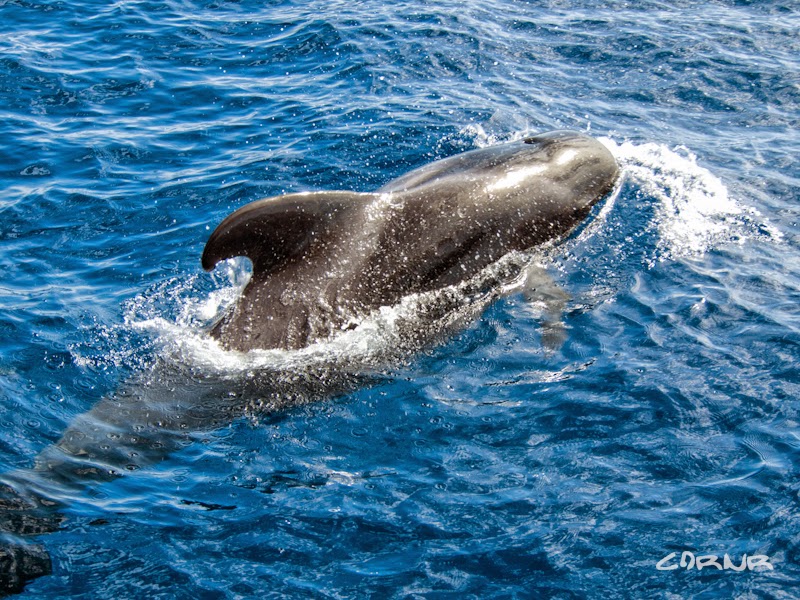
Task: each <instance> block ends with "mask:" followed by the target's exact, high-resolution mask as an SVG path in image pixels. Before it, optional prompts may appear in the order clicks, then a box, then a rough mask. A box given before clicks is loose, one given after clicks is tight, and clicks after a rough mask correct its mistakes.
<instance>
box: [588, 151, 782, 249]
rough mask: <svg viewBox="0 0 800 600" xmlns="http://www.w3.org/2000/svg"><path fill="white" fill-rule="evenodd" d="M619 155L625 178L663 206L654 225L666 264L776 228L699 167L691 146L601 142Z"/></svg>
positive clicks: (774, 234) (770, 231)
mask: <svg viewBox="0 0 800 600" xmlns="http://www.w3.org/2000/svg"><path fill="white" fill-rule="evenodd" d="M598 139H599V141H600V142H602V143H603V144H604V145H605V146H606V147H607V148H608V149H609V150H610V151H611V152H612V153H613V154H614V156H615V158H616V159H617V161H618V162H619V164H620V167H621V169H622V173H623V177H626V178H628V179H629V180H630V181H632V182H633V183H634V184H635V185H636V186H637V187H638V188H639V189H640V190H641V191H642V193H644V194H645V195H647V196H651V197H652V198H654V199H655V200H656V201H657V202H658V206H657V207H656V217H655V222H654V226H655V227H656V229H657V231H658V237H659V244H660V252H659V258H661V259H674V258H680V257H688V256H692V255H697V254H702V253H704V252H707V251H708V250H710V249H712V248H714V247H716V246H718V245H720V244H722V243H727V242H737V241H738V242H741V241H743V240H745V239H747V238H748V237H751V236H753V235H759V234H758V233H756V232H764V231H766V232H767V233H768V235H769V236H771V237H779V236H780V233H779V232H778V231H777V230H775V229H774V228H771V227H770V226H769V225H768V224H767V223H766V222H765V219H764V218H763V217H762V216H761V214H760V213H759V212H758V211H757V210H756V209H754V208H751V207H747V206H745V205H743V204H740V203H739V202H738V201H737V200H736V199H734V198H732V197H731V195H730V193H729V192H728V188H727V187H726V186H725V184H724V183H723V182H722V181H721V180H720V179H719V178H718V177H717V176H716V175H714V174H713V173H712V172H711V171H709V170H708V169H706V168H705V167H702V166H700V165H699V164H698V163H697V157H696V156H695V155H694V154H693V153H692V152H690V151H689V150H688V149H687V148H686V147H684V146H679V147H677V148H675V149H670V148H668V147H666V146H664V145H661V144H656V143H644V144H634V143H633V142H623V143H621V144H618V143H616V142H615V141H614V140H612V139H610V138H598Z"/></svg>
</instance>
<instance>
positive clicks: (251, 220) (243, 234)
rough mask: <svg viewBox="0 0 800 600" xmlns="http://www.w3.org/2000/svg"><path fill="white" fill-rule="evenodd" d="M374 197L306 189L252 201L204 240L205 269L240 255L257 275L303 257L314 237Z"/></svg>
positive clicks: (322, 235) (334, 225)
mask: <svg viewBox="0 0 800 600" xmlns="http://www.w3.org/2000/svg"><path fill="white" fill-rule="evenodd" d="M374 199H375V194H361V193H357V192H308V193H299V194H286V195H283V196H274V197H272V198H265V199H263V200H256V201H255V202H251V203H250V204H247V205H245V206H243V207H241V208H240V209H239V210H237V211H235V212H234V213H232V214H230V215H229V216H228V217H227V218H226V219H225V220H224V221H222V223H220V224H219V225H218V226H217V228H216V229H215V230H214V232H213V233H212V234H211V237H210V238H209V239H208V242H206V247H205V249H204V250H203V259H202V260H203V268H204V269H205V270H206V271H211V270H212V269H213V268H214V267H215V266H216V265H217V263H219V262H220V261H223V260H226V259H228V258H233V257H236V256H246V257H247V258H249V259H250V260H251V261H252V262H253V277H254V278H258V277H261V276H263V275H265V274H268V273H269V272H271V271H274V270H275V269H279V268H280V267H281V266H283V265H285V264H287V263H288V262H289V261H291V260H292V259H296V258H300V257H302V256H303V254H304V253H305V252H306V250H307V249H308V248H309V247H310V246H311V244H312V243H313V242H314V241H315V240H318V239H320V238H321V237H324V236H325V235H327V234H328V233H329V232H331V231H332V230H333V228H335V227H337V226H339V225H342V224H343V223H346V222H348V221H350V217H351V216H352V215H353V214H354V212H355V211H360V210H362V209H363V207H364V206H365V205H366V204H368V203H369V202H371V201H373V200H374Z"/></svg>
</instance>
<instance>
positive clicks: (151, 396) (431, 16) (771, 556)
mask: <svg viewBox="0 0 800 600" xmlns="http://www.w3.org/2000/svg"><path fill="white" fill-rule="evenodd" d="M553 129H573V130H578V131H583V132H588V133H589V134H590V135H593V136H596V137H598V138H600V139H601V140H602V141H603V143H604V144H606V145H607V146H608V147H609V148H610V149H611V150H612V151H613V153H614V154H615V156H616V157H617V159H618V161H619V163H620V165H621V166H622V169H623V180H622V183H621V185H620V188H619V189H618V190H617V193H616V194H615V195H614V196H613V197H612V198H610V199H609V200H607V201H606V202H605V203H604V204H603V205H602V206H601V207H599V208H598V209H597V210H596V211H595V213H594V214H593V215H592V218H591V220H590V223H589V224H588V225H587V226H586V227H584V228H582V229H581V230H580V231H579V232H578V233H577V234H576V235H574V236H573V237H572V238H571V239H570V240H568V241H567V242H566V243H565V244H563V245H561V246H559V247H558V248H555V249H551V250H549V251H548V252H544V253H542V254H541V255H540V256H536V257H534V259H535V262H536V263H537V264H538V265H540V266H541V267H543V268H544V269H545V270H546V271H547V273H548V275H549V278H550V279H552V283H553V287H554V288H556V289H558V290H561V292H562V293H563V298H565V302H564V306H563V311H562V312H561V313H560V314H559V315H558V318H557V322H559V323H560V325H559V327H558V328H557V329H558V332H557V333H558V335H556V336H555V337H556V338H558V339H557V340H556V341H555V342H553V340H552V339H550V338H551V337H553V336H551V335H549V333H553V332H552V331H550V329H548V328H552V326H553V323H552V322H549V321H548V319H550V317H551V316H552V315H550V316H548V308H547V305H546V303H543V302H537V301H535V299H532V300H531V299H527V298H526V297H524V296H523V295H522V294H520V293H515V292H514V291H513V290H511V291H510V292H509V293H508V294H506V295H505V296H504V297H502V298H499V299H497V300H495V301H493V302H486V303H485V305H479V306H477V307H476V309H475V310H474V311H473V312H474V313H475V314H473V315H471V316H470V318H466V319H464V322H463V323H462V324H461V326H460V327H458V328H456V330H455V331H454V332H453V333H451V334H450V335H449V336H447V337H446V338H445V339H438V340H437V342H436V343H435V344H432V345H429V346H426V347H425V348H422V349H416V350H415V351H408V352H403V351H401V350H398V349H397V348H396V347H395V344H396V339H397V329H398V327H399V325H398V323H400V322H402V323H405V325H404V326H408V325H409V324H411V326H413V325H414V322H415V321H414V319H415V315H416V314H417V311H424V309H425V306H424V305H425V303H426V302H428V301H430V299H429V298H408V299H406V300H404V302H403V303H402V305H401V306H397V307H385V308H384V309H382V310H381V311H379V312H378V313H376V314H375V315H373V316H372V317H370V318H369V319H367V320H366V321H365V322H363V323H361V325H360V326H359V327H358V328H356V329H355V330H354V331H350V332H348V333H347V334H346V335H344V336H343V337H341V338H339V339H335V340H332V341H329V342H321V343H318V344H316V345H315V346H313V347H312V348H310V349H307V350H305V351H297V352H277V351H273V352H253V353H250V354H248V355H242V354H237V353H234V352H226V351H224V350H222V349H220V348H219V347H218V346H216V345H215V343H214V342H213V341H211V339H210V338H209V336H208V335H207V334H206V331H207V329H208V327H209V326H210V325H211V324H213V323H214V322H215V320H216V319H217V318H219V316H220V315H221V314H223V313H224V311H225V309H226V307H228V306H230V305H231V303H232V302H234V301H235V298H236V296H237V294H238V293H239V291H240V290H241V289H242V286H243V284H244V282H246V280H247V277H248V268H249V267H248V265H247V263H246V261H241V260H239V261H232V262H230V263H227V264H225V265H222V266H220V267H219V268H218V269H217V270H216V271H215V272H214V273H212V274H207V273H205V272H204V271H203V270H202V269H201V267H200V254H201V252H202V249H203V246H204V244H205V242H206V240H207V239H208V236H209V234H210V232H211V231H213V229H214V227H216V225H217V224H218V223H219V222H220V221H221V220H222V219H223V218H224V217H225V216H226V215H227V214H229V213H230V212H231V211H233V210H235V209H236V208H238V207H240V206H242V205H244V204H245V203H247V202H249V201H252V200H256V199H258V198H261V197H266V196H272V195H277V194H282V193H287V192H297V191H307V190H333V189H344V190H357V191H371V190H374V189H377V188H378V187H380V186H381V185H383V184H384V183H386V182H387V181H389V180H390V179H392V178H394V177H397V176H399V175H401V174H403V173H405V172H407V171H408V170H411V169H413V168H416V167H419V166H422V165H424V164H426V163H429V162H431V161H433V160H435V159H438V158H443V157H447V156H450V155H453V154H456V153H458V152H462V151H466V150H470V149H475V148H481V147H486V146H490V145H493V144H498V143H502V142H505V141H509V140H515V139H519V138H521V137H523V136H525V135H529V134H531V133H536V132H541V131H547V130H553ZM799 156H800V7H798V5H797V3H796V2H790V1H771V0H759V1H747V0H739V1H734V0H716V1H709V2H694V1H692V2H690V1H688V0H676V1H672V2H661V1H654V0H652V1H651V0H631V1H629V2H594V1H592V2H590V1H580V0H551V1H543V2H522V1H511V0H481V1H480V2H478V1H474V0H468V1H467V2H463V1H458V2H456V1H447V0H445V1H440V2H433V1H429V2H423V1H418V0H401V1H399V2H388V1H381V2H377V1H364V2H360V1H351V2H341V1H337V0H325V1H324V2H323V1H319V0H310V1H306V2H299V1H285V0H275V1H266V2H264V1H261V2H258V1H255V0H241V1H238V2H234V1H231V2H227V1H222V0H220V1H209V2H203V1H190V0H186V1H183V0H176V1H136V0H131V1H128V0H119V1H117V2H106V1H104V2H100V1H89V0H78V1H74V2H72V1H70V2H60V1H47V0H45V1H41V2H29V1H23V0H19V1H17V0H0V189H1V190H2V192H1V193H0V257H1V258H0V473H4V475H2V476H0V479H2V480H3V481H6V482H8V483H10V485H12V487H13V488H14V489H15V490H16V493H18V494H21V495H22V496H23V497H29V496H31V495H34V496H35V497H39V498H45V499H49V500H51V501H53V502H55V503H56V506H57V509H55V512H54V513H53V515H57V519H58V522H59V524H58V527H57V530H55V531H51V532H49V533H48V532H44V530H41V531H38V535H37V534H35V533H36V532H34V535H21V532H19V531H15V530H14V527H12V526H10V525H9V523H8V522H7V521H8V520H7V519H6V518H5V517H4V518H3V519H0V523H3V524H2V525H0V528H2V527H5V528H6V529H9V530H10V531H8V532H7V533H6V534H3V536H1V539H0V541H1V542H2V543H5V544H17V545H19V544H23V545H25V546H26V547H28V546H39V547H41V550H42V551H43V552H46V554H47V555H49V557H50V560H51V562H52V568H51V574H50V575H43V576H41V577H35V578H32V580H31V581H30V582H29V583H28V585H27V587H26V588H25V591H24V592H23V594H22V596H20V597H24V598H54V599H55V598H65V597H70V598H87V599H89V598H91V599H104V598H107V599H120V598H186V599H189V598H191V599H196V598H204V599H205V598H210V599H211V598H268V597H269V598H320V599H321V598H371V597H374V598H459V599H462V598H603V599H609V598H657V597H659V598H661V597H663V598H690V597H693V598H796V597H797V595H798V589H799V588H798V586H799V585H800V372H798V365H800V308H798V305H799V304H800V236H799V235H798V220H800V164H799V163H798V157H799ZM443 218H446V216H444V215H443ZM354 364H355V365H361V366H360V367H359V369H356V370H357V371H359V372H358V373H357V374H356V375H355V376H354V377H350V378H347V377H345V378H342V377H341V373H342V372H343V371H345V370H347V366H348V365H349V366H352V365H354ZM326 377H330V378H331V379H333V380H336V381H337V385H335V386H333V388H335V389H332V391H331V389H327V390H326V393H318V390H317V387H318V385H317V384H319V382H320V381H322V380H324V379H325V378H326ZM340 380H341V381H340ZM315 390H317V391H315ZM159 411H161V412H159ZM155 413H158V414H157V415H156V417H153V414H155ZM65 432H67V433H66V434H65ZM93 435H94V436H96V438H97V439H96V440H95V442H96V444H95V446H92V449H93V450H92V452H90V453H88V454H87V453H86V452H83V453H82V452H81V451H80V448H83V446H81V443H82V442H81V440H82V439H86V438H87V436H88V438H91V436H93ZM62 436H63V438H62ZM137 436H138V437H137ZM59 440H61V441H60V442H59ZM70 448H72V449H75V448H78V450H75V451H74V452H72V454H74V455H75V456H71V457H70V456H69V455H70V452H69V449H70ZM59 453H61V454H59ZM59 461H61V463H63V464H62V467H63V468H60V470H59V467H58V465H59V464H61V463H59ZM70 461H72V462H70ZM37 465H38V466H37ZM53 465H55V466H53ZM64 465H67V466H64ZM12 512H13V511H12ZM54 529H56V528H54ZM672 553H674V556H672V557H671V558H669V555H670V554H672ZM725 554H728V555H729V558H730V563H731V564H730V565H727V564H725V562H724V558H723V557H724V555H725ZM743 555H747V556H749V557H753V556H756V557H762V558H761V559H759V560H761V561H762V563H761V564H762V566H760V567H759V566H757V565H756V566H754V567H753V568H752V569H751V568H748V567H747V563H746V562H745V563H743V564H744V565H745V568H744V569H743V570H736V569H734V568H732V566H736V567H738V566H739V565H740V563H741V560H742V556H743ZM701 556H706V557H707V556H717V557H719V558H718V560H716V566H715V565H713V564H711V565H709V564H708V562H707V561H706V562H705V563H703V561H697V560H696V559H697V557H701ZM763 557H767V558H766V559H763ZM665 559H666V560H665ZM682 560H683V562H682V564H681V561H682ZM708 560H711V561H712V562H714V559H708ZM764 560H766V563H767V564H766V565H764ZM702 564H706V566H705V567H704V568H702V569H699V568H698V567H700V566H701V565H702ZM659 567H661V568H659Z"/></svg>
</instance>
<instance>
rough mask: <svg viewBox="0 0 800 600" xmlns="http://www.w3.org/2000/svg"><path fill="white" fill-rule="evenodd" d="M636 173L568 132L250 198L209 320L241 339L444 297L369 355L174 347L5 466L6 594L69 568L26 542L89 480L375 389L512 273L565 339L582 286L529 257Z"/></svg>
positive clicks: (227, 250) (0, 528)
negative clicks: (225, 356) (366, 180)
mask: <svg viewBox="0 0 800 600" xmlns="http://www.w3.org/2000/svg"><path fill="white" fill-rule="evenodd" d="M618 178H619V169H618V166H617V164H616V161H615V160H614V157H613V156H612V155H611V153H610V152H609V151H608V150H607V149H606V148H605V146H603V145H602V144H601V143H600V142H598V141H597V140H595V139H593V138H591V137H589V136H587V135H583V134H580V133H575V132H569V131H558V132H551V133H546V134H542V135H536V136H532V137H528V138H525V139H523V140H520V141H517V142H511V143H506V144H500V145H496V146H491V147H488V148H483V149H478V150H473V151H470V152H465V153H463V154H458V155H456V156H452V157H450V158H446V159H443V160H439V161H436V162H433V163H431V164H428V165H426V166H423V167H421V168H418V169H415V170H413V171H411V172H409V173H407V174H406V175H403V176H401V177H399V178H397V179H395V180H393V181H391V182H389V183H388V184H386V185H384V186H383V187H382V188H380V189H379V190H377V191H376V192H374V193H356V192H346V191H330V192H325V191H323V192H309V193H295V194H287V195H283V196H278V197H273V198H267V199H264V200H258V201H256V202H252V203H250V204H247V205H246V206H244V207H242V208H240V209H238V210H236V211H235V212H233V213H232V214H231V215H229V216H228V217H227V218H226V219H224V220H223V221H222V222H221V223H220V224H219V226H218V227H217V228H216V229H215V230H214V232H213V233H212V234H211V236H210V238H209V239H208V242H207V243H206V246H205V249H204V251H203V255H202V266H203V268H204V269H206V270H213V269H214V268H215V266H216V265H217V264H219V263H220V262H221V261H224V260H226V259H230V258H234V257H240V256H244V257H247V258H248V259H249V260H250V261H251V263H252V275H251V278H250V280H249V282H248V283H247V285H246V286H245V287H244V289H243V291H242V293H241V295H240V297H239V298H238V300H237V301H236V302H235V304H234V305H233V307H232V308H231V309H230V310H229V311H228V312H227V313H226V314H224V315H223V316H222V317H221V318H220V319H219V321H218V322H217V323H216V324H215V325H213V327H212V328H211V329H210V331H209V334H210V336H211V337H212V338H214V339H215V340H216V341H217V343H218V344H219V345H220V346H221V347H222V348H223V349H225V350H228V351H233V352H241V353H247V352H250V351H254V350H255V351H258V350H283V351H298V350H299V351H302V350H304V349H308V348H309V347H312V346H314V344H317V343H319V342H323V343H324V342H325V341H326V340H331V339H336V338H337V336H339V337H341V336H343V335H346V334H347V333H348V332H349V331H350V330H353V329H357V328H358V327H359V326H360V325H361V324H362V323H363V322H364V320H365V319H368V318H369V316H370V315H372V314H374V313H375V311H379V310H381V309H382V308H383V307H391V306H395V305H398V304H399V303H401V302H403V301H405V300H407V299H408V298H410V297H422V296H424V297H426V301H425V302H423V303H419V306H420V308H419V309H418V310H416V311H415V313H414V318H413V319H409V320H408V321H407V323H406V324H405V326H403V327H401V329H400V330H399V337H398V340H397V343H396V344H393V345H392V348H391V349H390V350H388V351H387V352H384V353H383V354H380V356H378V357H377V358H375V357H373V359H372V362H371V363H370V364H366V365H365V364H348V363H347V362H346V360H345V361H343V360H342V359H341V358H336V359H322V360H317V361H311V362H309V361H306V362H305V363H302V364H300V366H299V367H297V368H294V367H292V368H287V367H286V366H283V367H282V366H276V367H275V368H259V369H258V371H257V372H249V371H243V372H240V373H236V374H219V373H217V374H215V375H209V374H208V373H203V372H199V371H198V369H193V368H191V367H188V366H186V365H183V364H180V361H176V360H170V359H169V358H165V357H162V358H158V359H156V360H155V364H154V365H153V366H152V368H150V369H147V370H146V371H145V372H142V373H140V374H138V375H136V376H134V377H133V378H132V379H131V380H129V381H128V382H126V383H125V384H123V386H122V387H121V389H119V390H118V391H117V392H116V393H115V394H114V395H113V396H109V397H106V398H104V399H102V400H100V401H99V402H98V403H97V404H96V405H95V406H94V407H93V408H92V409H91V410H90V411H88V412H87V413H84V414H82V415H80V416H78V417H77V418H76V419H75V420H74V421H73V423H72V424H71V425H70V426H69V427H68V429H67V430H66V431H65V432H64V434H63V436H62V437H61V439H60V440H59V441H58V442H56V443H55V444H53V445H52V446H50V447H48V448H45V449H44V450H43V451H42V452H41V453H40V455H39V456H38V457H37V458H36V461H35V465H34V466H33V467H32V468H30V469H20V470H17V471H13V472H9V473H6V474H4V475H3V476H2V477H0V532H2V533H3V541H2V542H0V595H8V594H13V593H18V592H20V591H22V590H23V589H24V587H25V585H26V584H27V583H28V582H29V581H31V580H33V579H35V578H37V577H41V576H43V575H47V574H49V573H50V572H51V570H52V566H51V561H50V557H49V555H48V554H47V552H46V550H45V549H44V548H43V546H41V545H38V544H29V543H25V542H24V541H23V539H22V538H24V537H29V536H36V535H41V534H45V533H50V532H53V531H56V530H58V529H59V528H60V526H61V524H62V522H63V520H64V517H63V515H62V512H61V509H63V508H64V507H65V506H66V505H67V504H68V501H69V499H70V498H74V497H75V496H76V495H79V494H81V492H82V491H84V490H85V489H86V488H87V487H89V486H91V485H94V484H97V483H98V482H104V481H109V480H113V479H115V478H117V477H120V476H122V474H123V473H125V472H126V471H129V470H133V469H140V468H144V467H147V466H149V465H153V464H156V463H158V462H160V461H162V460H164V459H165V458H166V457H167V456H168V455H169V454H171V453H172V452H174V451H176V450H178V449H180V448H181V447H184V446H186V445H188V444H190V443H192V441H193V435H195V434H198V433H200V432H204V431H209V430H212V429H215V428H218V427H221V426H223V425H226V424H229V423H230V422H232V421H233V420H234V419H236V418H238V417H240V416H242V415H245V414H248V413H259V414H268V413H270V414H274V413H279V412H280V411H281V410H283V409H286V408H288V407H292V406H297V405H299V404H304V403H308V402H314V401H319V400H322V399H327V398H333V397H335V396H337V395H342V394H346V393H348V392H350V391H353V390H355V389H358V388H360V387H363V386H365V385H369V384H370V383H371V382H373V381H375V379H376V378H379V375H376V371H375V370H374V369H373V368H372V367H374V366H375V365H376V364H384V365H385V364H390V363H392V362H393V361H402V360H404V359H407V358H408V357H410V356H413V355H414V353H416V352H419V351H420V350H421V349H423V348H425V347H428V346H431V345H435V344H436V343H438V342H439V341H441V340H442V339H446V338H447V336H448V335H451V334H452V333H453V332H454V331H457V330H458V329H459V328H460V327H463V326H464V325H465V323H468V322H469V320H470V319H473V318H474V317H475V316H476V315H477V314H479V312H480V310H481V309H482V308H483V307H485V306H486V305H487V304H488V303H489V302H491V301H492V300H494V299H495V298H497V297H498V296H500V295H502V294H503V293H504V292H505V291H507V290H508V289H509V284H510V283H513V284H514V285H512V286H511V287H513V289H515V290H522V291H523V292H524V293H526V294H529V295H530V296H531V297H535V298H538V299H541V298H542V296H545V299H546V301H547V302H548V306H549V312H550V319H549V323H550V326H551V330H550V333H551V334H554V335H553V337H555V338H557V337H558V323H559V322H560V308H561V306H562V305H563V302H564V298H565V295H564V294H563V292H560V291H559V290H557V289H555V290H554V286H552V284H551V282H550V283H548V279H547V277H546V276H544V275H542V273H541V272H539V271H537V270H536V269H534V268H532V267H531V266H530V265H529V264H528V263H527V262H526V260H525V256H526V254H525V253H526V252H529V251H532V250H535V249H537V248H542V247H553V246H555V247H557V244H559V243H560V242H562V241H564V240H565V239H567V238H568V237H569V236H570V235H571V234H573V233H574V232H575V230H576V229H578V228H579V226H580V225H581V224H582V223H583V222H584V221H585V220H586V219H587V217H588V216H589V215H590V213H591V211H592V208H593V207H594V206H595V205H596V204H597V203H598V202H599V201H600V200H602V199H603V198H605V197H607V196H609V195H610V194H611V192H612V190H614V188H615V186H616V185H617V181H618ZM509 256H511V257H516V258H514V259H513V260H508V257H509ZM545 333H546V332H543V339H545ZM368 362H369V361H368Z"/></svg>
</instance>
